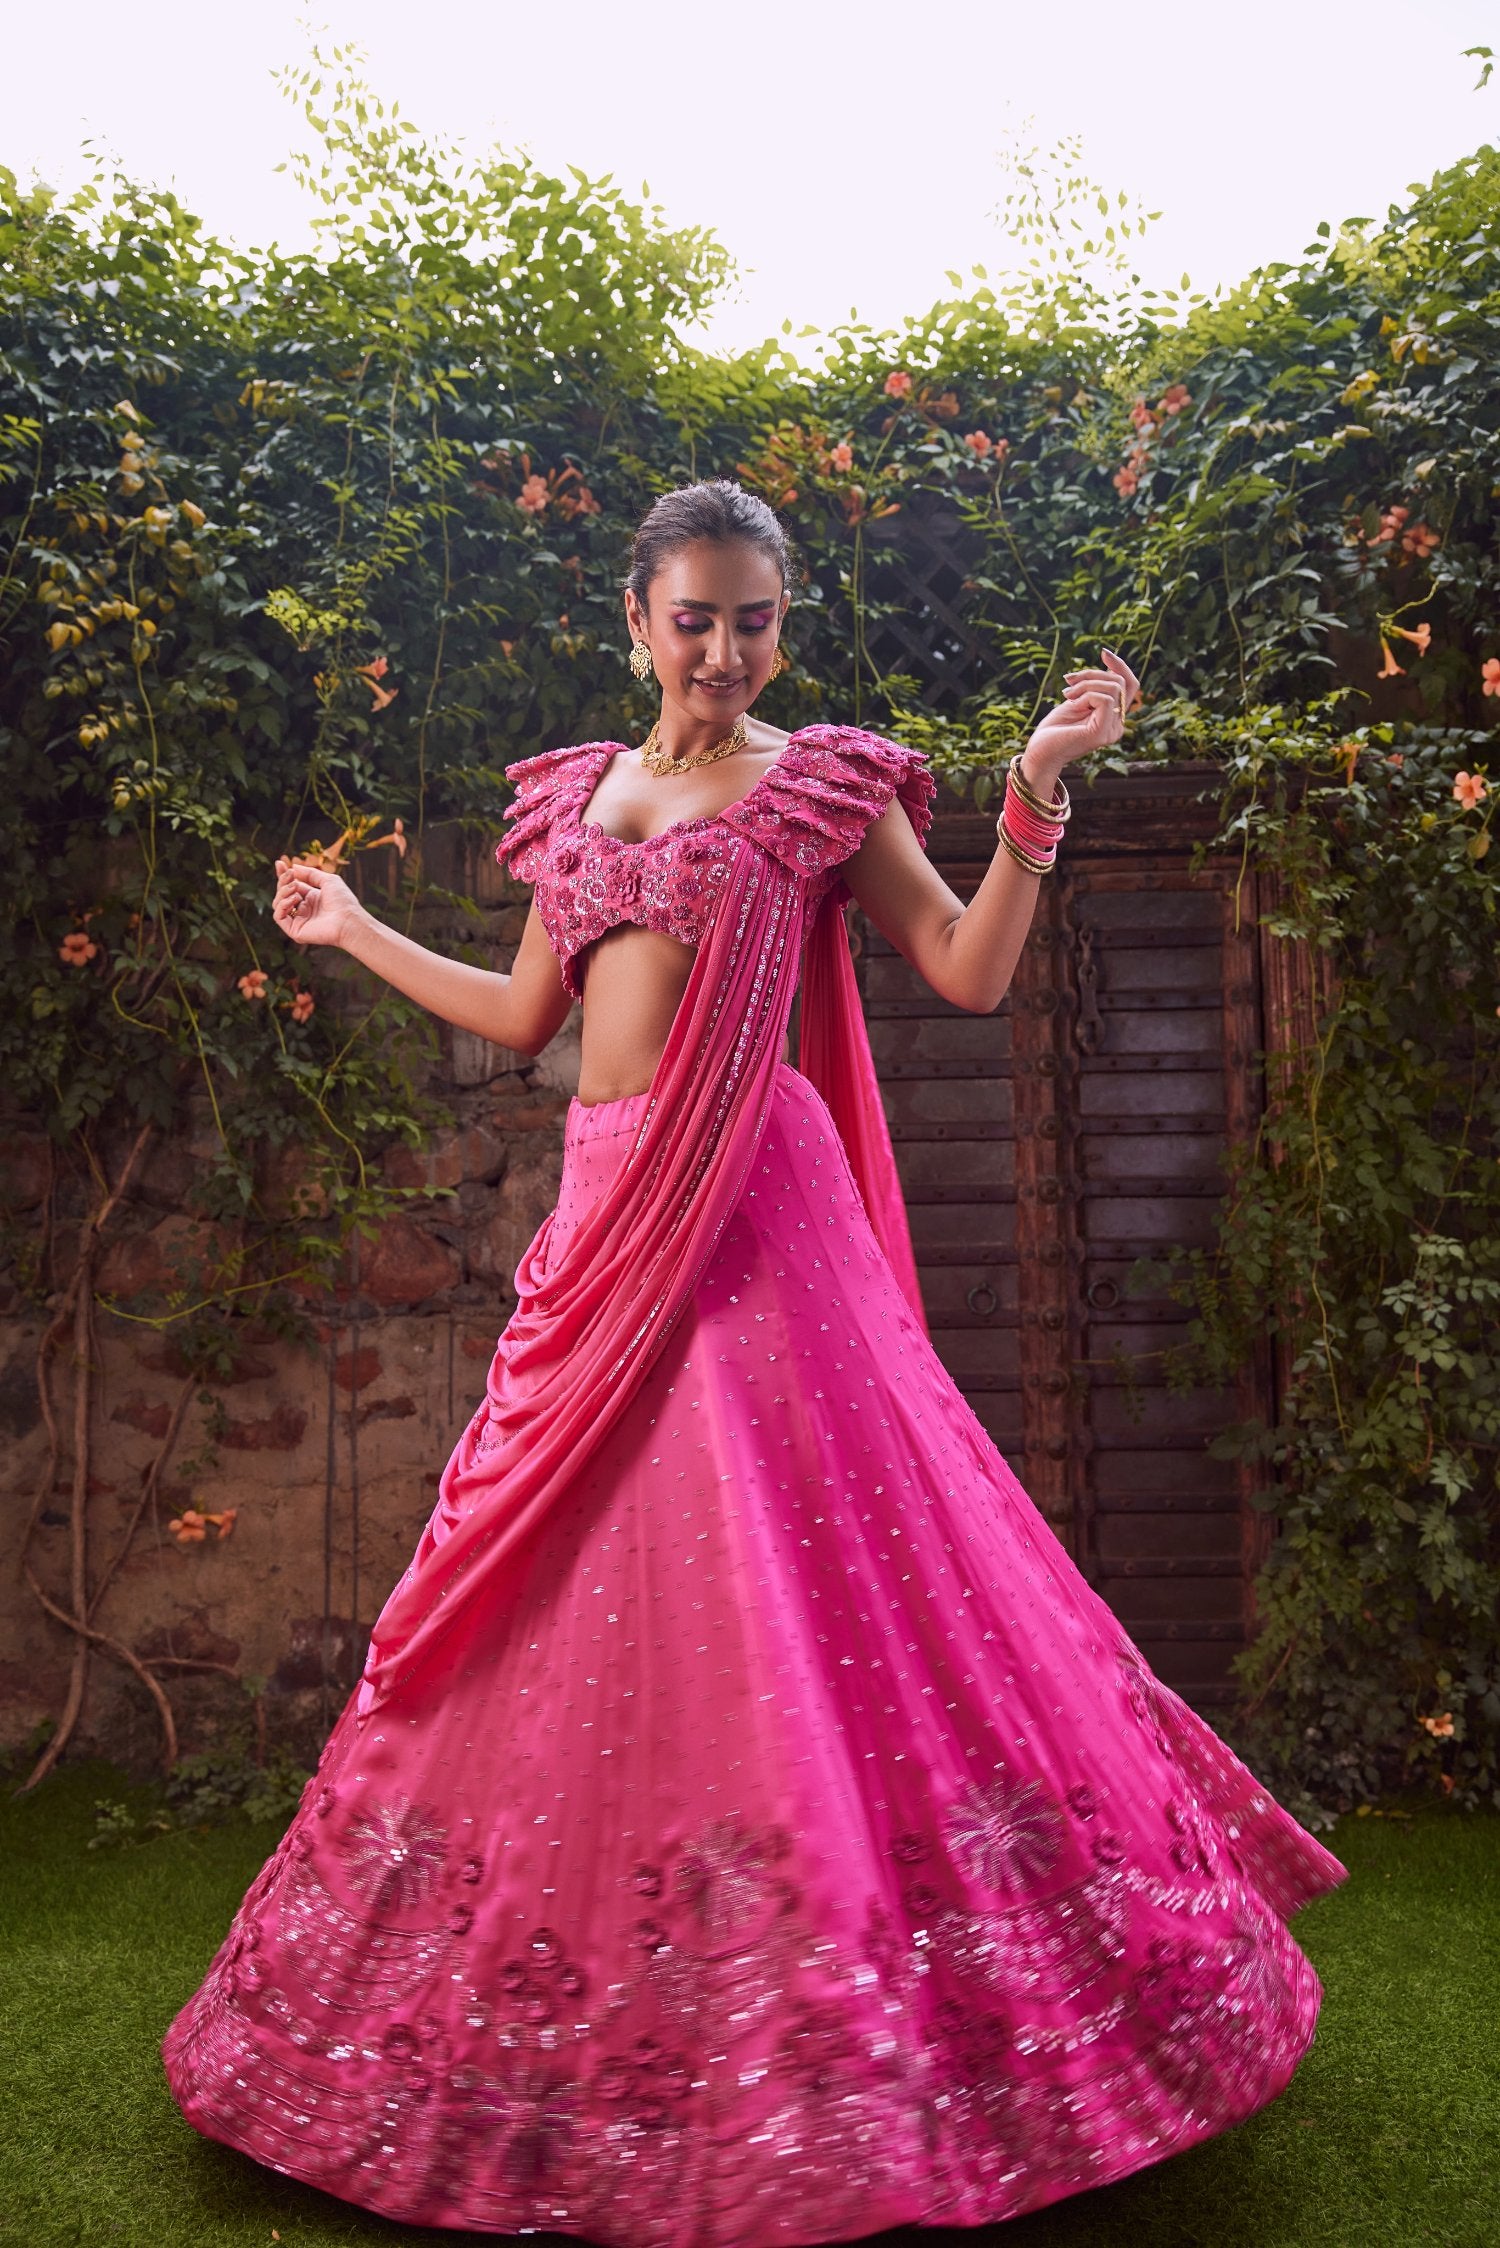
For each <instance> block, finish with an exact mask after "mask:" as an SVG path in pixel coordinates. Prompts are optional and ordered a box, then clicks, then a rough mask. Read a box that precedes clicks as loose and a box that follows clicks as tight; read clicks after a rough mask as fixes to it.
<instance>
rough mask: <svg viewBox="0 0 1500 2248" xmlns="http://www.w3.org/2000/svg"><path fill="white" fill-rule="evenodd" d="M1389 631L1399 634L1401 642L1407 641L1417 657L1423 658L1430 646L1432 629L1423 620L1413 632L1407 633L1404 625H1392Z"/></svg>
mask: <svg viewBox="0 0 1500 2248" xmlns="http://www.w3.org/2000/svg"><path fill="white" fill-rule="evenodd" d="M1391 630H1392V632H1397V633H1399V634H1400V635H1401V638H1402V639H1403V640H1409V641H1410V642H1411V644H1412V646H1413V647H1414V648H1415V649H1416V651H1417V654H1418V655H1419V656H1425V655H1426V653H1427V651H1428V649H1429V648H1430V647H1431V645H1432V627H1431V625H1430V624H1428V623H1427V621H1426V620H1425V618H1424V620H1423V621H1422V623H1421V624H1419V625H1418V626H1417V629H1416V631H1415V632H1408V631H1407V629H1406V627H1405V625H1404V624H1393V625H1392V626H1391Z"/></svg>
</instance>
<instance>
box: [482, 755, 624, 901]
mask: <svg viewBox="0 0 1500 2248" xmlns="http://www.w3.org/2000/svg"><path fill="white" fill-rule="evenodd" d="M615 747H616V745H615V744H614V743H613V742H587V743H584V744H581V745H580V744H576V743H575V744H572V745H570V746H569V747H567V748H564V749H544V750H542V751H541V752H540V753H539V754H538V755H537V756H535V757H523V758H521V759H520V761H519V762H518V763H517V764H514V765H507V766H506V768H505V777H506V779H507V780H508V781H509V782H510V784H511V786H512V787H513V788H514V790H515V792H516V793H515V796H514V798H513V800H512V801H511V803H509V804H508V805H507V806H506V808H505V811H504V813H503V815H502V817H503V818H504V820H505V823H506V832H505V833H504V834H503V835H502V836H501V838H500V840H499V842H498V843H497V844H496V845H495V857H496V859H497V860H498V861H499V863H500V865H501V866H503V867H506V868H507V869H508V871H509V872H510V873H511V874H513V875H514V876H515V878H516V880H517V881H518V882H534V881H535V880H536V877H537V873H538V871H539V869H540V866H541V862H542V857H543V854H544V853H545V851H546V848H547V840H548V837H549V836H550V835H551V833H552V829H553V827H554V825H555V824H556V822H557V821H558V820H559V819H560V818H562V817H564V816H565V815H568V814H571V813H574V812H581V811H582V810H583V807H584V805H585V804H587V802H588V800H589V798H590V797H591V796H592V795H593V793H594V786H595V783H596V782H597V780H598V777H599V772H600V769H601V768H602V767H603V766H604V765H605V764H607V763H608V761H609V759H610V758H611V756H613V754H614V750H615Z"/></svg>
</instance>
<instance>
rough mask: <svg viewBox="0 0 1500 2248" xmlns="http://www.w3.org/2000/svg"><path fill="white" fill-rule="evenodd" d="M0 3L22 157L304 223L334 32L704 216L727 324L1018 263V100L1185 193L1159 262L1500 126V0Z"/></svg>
mask: <svg viewBox="0 0 1500 2248" xmlns="http://www.w3.org/2000/svg"><path fill="white" fill-rule="evenodd" d="M0 21H3V22H4V24H5V37H4V58H5V79H6V100H5V105H4V111H5V114H4V121H3V124H0V163H4V164H6V165H8V166H9V167H10V168H11V169H13V170H16V171H18V172H20V173H21V174H22V175H23V176H26V175H29V174H30V173H32V172H33V171H35V172H38V173H40V174H41V176H42V177H44V178H46V179H48V180H49V181H51V182H52V183H53V184H55V185H58V186H64V187H65V186H68V185H70V184H72V183H73V182H74V181H76V180H77V179H78V178H79V177H80V175H81V173H82V170H83V165H82V162H81V159H80V154H79V149H80V144H81V142H82V141H83V140H84V139H85V138H86V137H88V136H93V137H95V138H97V139H99V140H100V141H102V142H104V143H106V144H107V145H108V146H109V147H110V148H111V149H112V150H113V151H114V152H115V153H117V154H118V156H119V157H120V158H121V159H122V160H123V162H124V164H125V166H126V168H127V169H128V170H130V171H131V172H133V173H134V174H136V175H137V176H138V177H140V178H143V179H150V180H153V181H156V182H157V183H159V184H168V183H172V184H175V186H176V188H177V191H178V192H179V194H180V195H181V196H182V197H183V199H184V201H186V202H187V203H188V204H189V205H190V206H191V207H192V208H194V209H196V210H197V211H199V212H200V213H201V214H202V215H203V216H204V217H205V218H206V219H208V220H209V221H210V222H211V223H212V224H213V225H214V226H215V227H216V228H217V229H219V230H220V231H221V232H224V233H226V234H228V235H230V236H232V237H233V238H235V239H237V240H239V241H241V242H247V243H249V242H264V241H266V240H268V239H271V238H273V237H274V238H276V239H279V240H280V241H282V242H283V243H286V244H288V245H291V244H294V243H297V242H300V241H303V240H305V239H306V232H307V229H306V212H305V211H304V209H303V207H302V204H301V201H300V198H299V196H298V194H297V191H296V189H295V188H294V186H293V185H292V183H291V181H290V179H289V177H288V176H287V175H285V174H281V175H278V174H277V172H276V170H275V166H276V164H277V163H278V162H279V161H280V160H281V158H282V157H283V156H285V155H286V153H287V152H288V150H289V148H290V147H291V146H292V145H293V144H294V142H296V141H298V140H299V139H300V138H301V137H302V136H301V132H300V121H299V120H298V119H297V117H296V116H295V114H294V112H293V111H292V109H291V108H290V106H289V105H288V103H287V102H286V101H285V100H284V99H283V97H282V96H281V95H280V94H279V93H278V91H277V89H276V88H275V86H274V85H273V84H272V79H271V73H272V71H273V70H274V69H275V68H276V66H277V65H278V64H283V63H287V62H296V61H298V60H301V59H303V58H305V56H306V54H307V52H308V48H309V45H310V41H311V37H312V35H313V33H314V31H323V30H326V32H327V34H328V35H329V36H330V37H331V38H332V39H335V40H343V39H357V40H358V41H359V42H360V43H361V44H362V45H363V46H364V47H365V48H366V49H367V51H368V54H369V75H370V78H371V81H372V83H373V84H374V85H375V87H376V88H377V90H379V91H380V92H382V93H385V94H387V95H390V96H394V97H395V98H396V99H398V100H399V101H400V102H401V104H402V107H403V108H404V110H405V111H406V113H407V114H408V116H410V117H412V118H413V119H414V120H415V121H416V122H417V123H418V124H420V125H422V126H424V127H426V128H427V129H429V130H431V131H433V132H436V133H442V134H446V135H451V136H456V137H461V138H464V139H467V140H469V141H471V142H473V143H478V144H485V143H488V142H493V141H496V140H499V141H502V142H504V143H506V144H508V145H510V146H512V147H516V146H524V147H526V148H528V149H529V150H530V151H531V153H532V154H533V155H534V156H535V157H536V158H538V159H539V160H540V161H541V162H543V163H545V164H547V165H548V166H549V167H557V166H562V165H565V164H569V163H572V164H577V165H579V166H581V167H582V168H583V169H584V170H586V171H588V172H590V173H591V174H599V173H603V172H613V173H614V174H615V175H616V177H617V179H618V180H619V181H620V183H621V184H622V185H624V186H627V187H628V188H630V189H631V190H632V191H634V190H635V189H636V188H638V187H639V185H640V183H641V182H642V181H643V180H647V181H649V183H650V187H651V190H652V196H653V198H654V199H655V200H656V201H658V202H660V203H662V204H663V205H664V206H665V208H666V211H667V213H668V215H669V217H671V218H672V219H673V220H675V221H678V222H682V223H687V222H695V223H700V224H705V225H708V226H711V227H712V228H713V229H714V230H715V232H716V233H717V234H718V235H719V237H720V239H721V240H722V241H723V242H724V244H725V245H726V247H727V248H728V249H729V250H730V251H731V252H732V254H733V255H734V256H735V258H736V259H737V260H738V261H739V264H740V266H741V268H742V273H743V279H742V283H741V288H740V293H739V295H738V297H737V298H735V299H731V300H730V301H728V302H726V303H725V304H724V306H723V307H722V308H721V309H720V311H719V312H718V313H717V315H716V316H715V319H714V322H713V328H712V332H713V334H714V336H715V338H716V339H717V340H719V341H720V342H722V343H724V344H727V345H735V344H740V343H749V342H753V341H756V340H758V339H759V338H760V337H761V336H763V335H765V334H767V333H768V332H769V331H770V330H771V329H773V328H778V327H779V326H780V325H781V322H782V320H783V319H784V318H788V317H789V318H791V319H792V320H793V322H794V323H795V324H797V325H798V326H801V325H802V324H803V323H807V322H811V323H814V324H816V325H818V326H827V325H830V324H831V323H833V322H836V321H839V320H842V319H844V318H846V317H847V315H848V314H849V312H850V310H851V308H857V310H858V312H859V314H860V316H861V317H862V318H864V319H867V320H872V321H874V322H876V323H877V324H879V325H884V324H886V323H888V322H894V321H896V320H898V319H900V318H901V317H902V316H903V315H904V314H906V313H911V312H917V311H921V310H923V309H925V307H926V306H927V305H928V304H930V303H931V302H932V301H933V299H934V298H935V297H937V296H940V295H944V294H946V293H948V292H947V285H946V284H945V282H944V280H943V272H944V268H945V267H958V268H960V269H965V270H966V269H967V268H968V267H969V266H970V265H971V264H973V263H975V262H981V263H984V264H986V265H988V266H990V267H991V268H992V269H993V270H1001V269H1003V268H1004V266H1005V265H1006V263H1007V254H1006V245H1005V241H1004V238H1003V236H1002V235H1001V233H1000V231H999V229H998V228H997V226H996V224H995V223H994V220H993V217H992V216H991V214H992V213H993V211H994V208H995V205H996V201H997V197H998V195H999V193H1000V190H1001V184H1002V183H1001V178H1000V167H999V164H998V161H997V152H998V150H999V149H1000V148H1001V146H1002V145H1003V143H1004V141H1005V138H1006V134H1007V131H1014V130H1015V129H1017V128H1020V129H1021V130H1022V131H1023V132H1024V130H1025V122H1026V120H1027V119H1028V118H1031V119H1034V125H1033V127H1032V128H1031V130H1032V132H1033V133H1034V135H1035V136H1036V137H1038V138H1040V139H1041V140H1042V141H1044V142H1050V141H1053V140H1055V139H1057V138H1059V137H1060V136H1062V135H1064V134H1069V133H1076V134H1081V135H1082V136H1083V140H1084V143H1085V158H1086V162H1087V164H1088V167H1089V169H1090V170H1091V171H1092V173H1093V174H1094V176H1095V177H1096V178H1098V179H1099V180H1100V181H1102V183H1103V184H1104V185H1106V186H1107V187H1109V188H1111V189H1119V188H1123V189H1126V190H1127V191H1129V192H1130V193H1132V194H1138V195H1139V196H1141V197H1142V198H1143V199H1144V202H1145V204H1146V206H1147V208H1149V209H1151V210H1160V211H1161V212H1162V213H1163V214H1164V215H1163V218H1162V221H1161V224H1160V225H1159V226H1158V227H1157V228H1156V229H1154V230H1153V233H1152V234H1151V235H1150V236H1149V237H1148V239H1147V242H1146V244H1145V246H1144V248H1143V249H1142V252H1141V258H1142V267H1141V270H1142V271H1143V273H1144V275H1145V277H1146V278H1147V279H1148V280H1149V281H1151V282H1153V283H1155V284H1157V285H1175V284H1176V282H1177V281H1178V279H1179V278H1180V276H1181V274H1182V272H1183V271H1184V269H1185V270H1186V271H1188V272H1189V273H1190V274H1191V275H1192V278H1193V281H1194V284H1195V285H1196V286H1198V287H1206V288H1212V287H1213V286H1214V284H1216V283H1232V282H1234V281H1236V280H1238V279H1240V278H1241V277H1242V276H1243V275H1244V274H1245V273H1246V272H1247V271H1249V269H1250V268H1251V267H1252V266H1254V265H1257V264H1263V263H1265V262H1266V261H1268V260H1269V259H1273V258H1279V257H1294V256H1295V255H1296V254H1297V253H1298V252H1299V251H1300V250H1301V249H1302V247H1303V245H1304V244H1305V243H1306V242H1308V241H1309V240H1310V239H1311V237H1312V231H1313V229H1314V227H1315V226H1316V224H1317V222H1318V220H1320V219H1324V218H1326V219H1329V220H1330V221H1335V222H1336V221H1337V220H1339V219H1341V218H1344V217H1347V216H1350V215H1352V214H1361V215H1366V214H1368V215H1373V214H1378V213H1381V212H1383V211H1384V209H1385V206H1386V204H1387V203H1389V202H1390V201H1391V200H1392V199H1394V198H1399V197H1400V196H1401V195H1402V193H1403V191H1404V189H1405V187H1406V185H1407V183H1408V182H1409V181H1411V180H1414V179H1418V178H1425V177H1426V176H1427V175H1428V174H1430V173H1431V172H1432V171H1434V170H1436V169H1437V168H1438V167H1439V166H1440V165H1443V164H1446V163H1450V162H1452V161H1453V160H1454V159H1455V158H1456V157H1458V156H1461V155H1463V154H1466V153H1467V152H1468V151H1469V150H1471V149H1472V148H1474V147H1476V146H1477V145H1478V144H1479V143H1480V142H1481V141H1483V140H1486V139H1493V138H1494V137H1495V136H1496V134H1497V131H1500V124H1497V117H1500V110H1497V103H1500V75H1497V79H1496V80H1495V81H1493V82H1492V84H1491V86H1490V87H1489V88H1488V89H1487V90H1486V91H1485V92H1484V93H1482V94H1480V93H1475V92H1474V91H1473V87H1474V83H1475V80H1476V78H1477V76H1478V66H1477V64H1475V63H1474V62H1471V61H1466V60H1465V59H1464V58H1463V55H1462V52H1461V50H1462V49H1463V48H1465V47H1471V46H1475V45H1481V44H1483V45H1489V46H1493V47H1495V48H1497V50H1500V0H1363V4H1362V5H1361V6H1359V7H1358V8H1351V7H1349V6H1347V5H1345V4H1341V0H1253V4H1252V5H1248V6H1245V7H1234V8H1227V7H1224V6H1223V5H1213V4H1209V5H1204V4H1203V0H1198V4H1196V5H1193V6H1185V5H1183V4H1182V0H1177V4H1176V5H1163V4H1162V0H1155V4H1153V5H1143V4H1141V0H1136V4H1135V5H1134V6H1127V5H1120V4H1116V5H1113V6H1104V5H1101V4H1099V0H1069V4H1068V5H1066V6H1060V5H1058V4H1057V0H1050V4H1049V0H1034V4H1032V5H1030V6H1028V7H1025V8H1020V7H1017V6H1015V5H1013V4H1011V0H989V4H988V5H986V4H985V0H939V4H938V5H936V6H933V5H922V4H921V0H908V4H906V5H903V6H900V7H895V6H891V5H890V4H889V0H861V4H857V5H856V4H854V0H801V4H799V5H796V6H786V5H784V4H783V0H742V4H737V5H727V4H726V0H711V4H704V0H613V4H611V5H607V6H606V5H603V4H602V0H563V4H562V5H556V4H553V5H550V6H547V5H541V6H535V5H534V6H531V7H528V8H520V7H517V6H515V5H514V4H512V0H490V4H489V5H486V6H478V5H474V4H472V0H401V4H400V5H396V4H393V0H321V4H319V0H256V4H255V5H253V6H250V5H246V4H244V0H236V4H234V5H229V4H227V0H154V4H153V5H152V7H151V8H150V9H149V10H147V11H145V12H141V11H132V10H128V9H121V8H120V7H119V5H118V0H108V4H106V0H69V5H68V6H67V7H66V8H65V9H62V10H60V11H59V12H58V13H57V14H56V15H54V14H52V12H51V11H50V10H49V9H43V8H36V7H28V8H26V9H25V10H24V12H23V11H22V10H20V9H19V8H17V7H14V6H13V7H9V8H7V9H5V11H4V15H3V17H0Z"/></svg>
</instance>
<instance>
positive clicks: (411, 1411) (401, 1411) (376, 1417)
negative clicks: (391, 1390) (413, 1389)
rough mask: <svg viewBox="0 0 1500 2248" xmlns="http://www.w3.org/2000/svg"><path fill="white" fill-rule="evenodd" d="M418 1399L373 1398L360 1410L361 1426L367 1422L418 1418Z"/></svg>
mask: <svg viewBox="0 0 1500 2248" xmlns="http://www.w3.org/2000/svg"><path fill="white" fill-rule="evenodd" d="M416 1410H417V1405H416V1399H415V1398H412V1397H372V1398H371V1399H370V1401H369V1403H368V1404H365V1405H361V1407H360V1408H359V1425H360V1427H361V1428H363V1427H364V1425H365V1423H366V1421H409V1420H412V1419H414V1418H415V1416H416Z"/></svg>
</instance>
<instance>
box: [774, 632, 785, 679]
mask: <svg viewBox="0 0 1500 2248" xmlns="http://www.w3.org/2000/svg"><path fill="white" fill-rule="evenodd" d="M786 669H787V660H786V657H785V656H784V655H783V654H782V652H781V642H780V641H779V640H778V641H777V643H776V653H775V654H774V655H773V656H772V658H771V671H770V676H771V678H773V679H779V678H780V677H781V674H782V673H783V672H784V671H785V670H786Z"/></svg>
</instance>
